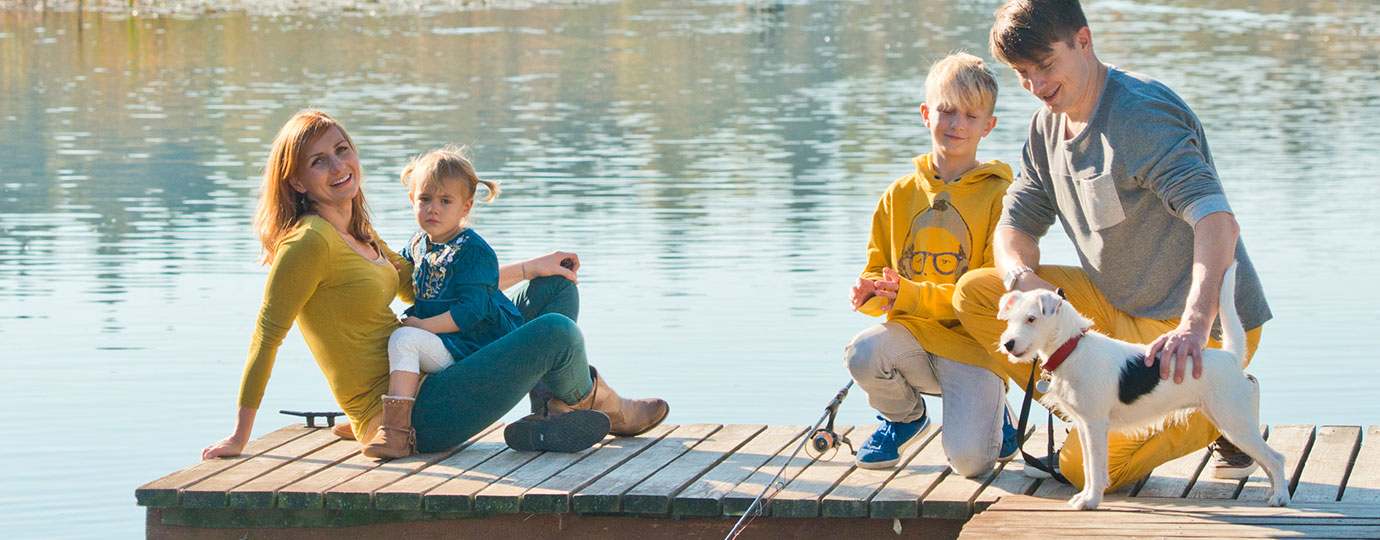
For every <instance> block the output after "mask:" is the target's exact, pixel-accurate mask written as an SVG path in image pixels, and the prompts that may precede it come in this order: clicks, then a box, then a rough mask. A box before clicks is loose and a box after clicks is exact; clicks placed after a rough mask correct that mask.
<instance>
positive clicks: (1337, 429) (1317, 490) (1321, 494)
mask: <svg viewBox="0 0 1380 540" xmlns="http://www.w3.org/2000/svg"><path fill="white" fill-rule="evenodd" d="M1360 445H1361V427H1360V426H1323V427H1321V428H1319V429H1318V435H1317V438H1316V439H1315V440H1314V441H1313V449H1312V450H1311V451H1309V452H1308V461H1307V462H1305V463H1304V465H1303V474H1302V475H1301V476H1300V477H1299V483H1298V486H1297V487H1295V488H1294V500H1295V501H1298V502H1334V501H1336V500H1337V499H1338V497H1339V496H1340V495H1341V493H1342V482H1345V481H1346V472H1347V469H1350V468H1351V460H1352V459H1353V457H1354V456H1355V455H1356V450H1357V449H1358V448H1359V447H1360ZM183 500H184V501H185V500H186V496H185V495H184V496H183Z"/></svg>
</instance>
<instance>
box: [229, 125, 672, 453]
mask: <svg viewBox="0 0 1380 540" xmlns="http://www.w3.org/2000/svg"><path fill="white" fill-rule="evenodd" d="M362 182H363V174H362V172H361V170H360V165H359V156H358V154H357V153H356V147H355V144H354V142H353V141H352V140H351V139H350V136H349V134H348V133H346V131H345V128H344V127H343V126H341V125H340V124H339V123H337V122H336V121H335V120H334V119H332V118H331V117H330V116H328V115H327V114H325V113H323V112H320V111H313V110H307V111H302V112H299V113H297V114H296V115H294V116H293V117H292V118H291V119H290V120H288V122H287V123H286V124H284V125H283V127H282V129H280V130H279V132H278V135H277V137H276V138H275V139H274V141H273V147H272V149H271V150H270V153H269V157H268V164H267V166H266V167H265V168H264V178H263V189H262V193H261V194H260V198H259V207H258V211H257V213H256V215H255V218H254V227H255V230H256V231H257V232H258V235H259V239H260V241H261V242H262V243H263V258H262V260H261V261H262V262H264V263H268V264H270V265H271V266H270V270H269V275H268V283H267V285H266V287H265V290H264V302H263V306H262V307H261V308H260V311H259V317H258V324H257V325H256V327H255V329H254V333H253V337H252V339H251V342H250V348H249V357H248V360H247V361H246V363H245V370H244V375H243V377H242V379H241V383H240V394H239V411H238V415H237V417H236V421H235V429H234V433H233V434H231V435H230V436H229V437H226V438H225V439H223V440H221V441H219V442H217V443H215V444H212V445H210V446H208V447H206V449H205V450H203V451H202V457H203V458H205V459H210V458H215V457H221V456H233V455H237V454H239V453H240V451H242V450H243V449H244V445H245V443H246V442H248V441H249V435H250V431H251V430H252V428H253V425H254V417H255V413H256V412H257V410H258V407H259V404H260V402H261V401H262V400H263V394H264V388H265V387H266V386H267V384H268V378H269V374H270V372H271V371H272V369H273V362H274V359H275V357H276V355H277V350H278V346H279V345H280V344H281V343H282V340H283V336H284V335H286V334H287V331H288V329H289V328H291V327H292V324H293V322H294V321H296V323H297V324H298V328H299V330H300V331H301V334H302V337H303V339H305V340H306V342H307V347H308V349H310V350H311V353H312V356H313V357H315V359H316V363H317V364H318V365H319V366H320V367H321V372H322V373H323V374H324V375H325V376H326V382H327V384H328V385H329V386H330V388H331V392H332V393H333V394H334V396H335V399H336V402H337V403H338V404H339V405H340V407H341V409H342V410H344V411H345V414H346V415H347V416H349V418H350V427H351V429H352V431H353V435H354V438H355V439H357V440H360V441H365V442H367V441H368V440H369V437H371V436H372V435H373V434H374V433H376V432H377V431H378V427H379V426H380V425H382V424H383V423H384V422H386V421H387V420H388V419H386V418H384V417H385V416H386V415H385V414H383V413H385V411H384V407H383V403H382V396H383V395H384V394H386V393H387V389H388V338H389V336H390V335H391V334H392V333H393V331H394V330H396V329H397V328H398V326H399V323H398V319H397V317H396V316H395V315H394V314H393V312H392V310H391V309H390V308H389V304H390V303H392V300H393V298H395V297H397V298H401V299H403V300H404V301H406V302H409V303H410V302H412V297H413V290H412V279H411V274H412V264H411V263H410V262H408V261H407V260H406V259H404V258H402V257H400V256H399V255H398V254H396V253H394V252H393V251H391V250H390V249H388V245H387V244H385V243H384V242H383V241H382V240H380V239H379V238H378V235H377V234H376V233H375V232H374V229H373V227H372V226H371V225H370V223H369V208H368V205H367V204H366V202H365V200H364V192H363V191H362V190H361V189H360V185H361V183H362ZM567 259H569V260H570V262H571V263H573V264H570V268H566V267H563V266H561V262H562V261H565V260H567ZM567 264H569V263H567ZM578 269H579V259H578V257H577V256H576V255H575V254H573V253H564V252H554V253H551V254H548V255H544V256H541V257H537V258H534V259H529V260H526V261H522V262H519V263H512V264H508V265H505V266H502V267H500V268H499V285H500V287H501V288H507V287H510V286H512V285H515V284H517V283H518V282H520V281H526V280H529V279H530V280H531V281H530V282H528V283H527V284H526V285H525V286H524V287H523V288H522V290H520V291H519V292H518V293H517V295H516V298H514V301H515V303H516V304H517V305H518V307H519V310H520V311H521V312H522V314H523V317H524V319H525V321H526V322H525V323H524V324H523V325H522V326H520V327H518V328H517V329H516V330H514V331H512V332H510V333H509V334H507V335H505V336H503V337H502V338H499V339H498V340H497V341H494V342H493V343H490V344H489V345H487V346H485V347H483V348H482V349H480V350H478V351H476V352H475V353H473V354H471V355H470V356H468V357H466V358H465V359H464V360H463V361H461V362H457V363H455V364H454V365H452V366H450V367H449V368H447V369H445V370H444V371H441V372H438V373H434V374H431V375H429V376H428V377H427V378H426V379H425V380H424V381H423V382H422V386H421V388H420V389H419V391H418V393H417V398H416V404H415V405H414V407H413V408H412V410H411V411H410V414H409V416H410V419H402V420H410V422H408V423H410V427H409V428H407V429H409V430H413V429H415V437H416V439H415V442H416V450H417V451H420V452H436V451H440V450H444V449H447V448H450V447H453V446H455V445H457V444H459V443H461V442H464V441H465V440H466V439H468V438H469V437H472V436H474V435H475V434H477V433H479V432H480V431H481V430H482V429H483V428H484V427H486V426H488V425H490V424H492V423H493V422H494V421H496V420H498V419H499V418H500V417H501V416H502V415H503V414H504V413H506V412H507V411H508V410H510V409H512V407H513V406H514V405H516V404H517V403H518V402H519V401H521V399H522V397H523V396H525V395H527V393H528V391H529V390H531V389H532V388H533V387H534V386H537V384H538V383H543V386H545V388H546V389H547V390H548V391H549V393H550V394H551V397H550V401H549V404H548V405H547V406H539V407H534V408H538V409H541V414H534V415H532V416H529V417H527V418H524V419H523V420H522V421H519V422H518V423H516V424H514V425H512V426H510V428H509V429H508V430H507V432H506V433H505V434H507V435H509V436H508V437H506V438H507V439H508V440H509V444H510V445H514V446H515V447H517V446H523V447H524V448H523V449H536V450H561V451H577V450H580V449H582V448H573V447H572V446H571V445H570V442H569V441H572V440H580V441H584V440H588V439H589V433H588V432H589V431H590V430H591V429H600V428H601V427H602V429H605V430H607V429H609V424H608V423H607V422H605V423H603V424H602V426H600V425H598V423H595V422H590V421H589V420H590V419H591V415H564V414H561V413H562V412H567V411H571V410H597V411H600V412H603V413H605V414H606V415H607V416H608V417H609V418H610V419H611V420H612V428H613V429H612V432H613V433H614V434H615V435H635V434H638V433H642V432H644V431H646V430H648V429H651V428H652V427H654V426H656V425H657V424H659V423H660V422H661V421H662V420H663V419H664V418H665V417H666V414H667V412H668V408H667V406H666V402H665V401H662V400H659V399H646V400H627V399H623V398H620V397H618V395H617V393H615V392H613V391H612V389H610V388H608V386H607V384H606V383H604V381H603V380H602V378H601V377H599V376H598V375H597V374H596V373H595V372H594V371H593V370H592V369H591V368H590V367H589V366H588V364H587V363H586V360H585V349H584V341H583V337H582V336H581V334H580V329H579V327H577V326H576V325H575V322H574V320H573V319H574V318H575V315H576V314H577V312H578V292H577V291H576V288H575V284H574V279H575V272H576V270H578ZM393 420H395V422H391V423H398V422H396V420H399V419H393ZM513 428H518V429H513ZM341 434H342V435H349V433H341ZM515 439H516V440H515ZM594 440H596V441H597V440H598V438H595V439H594ZM581 444H583V443H581ZM585 446H588V445H587V444H586V445H585Z"/></svg>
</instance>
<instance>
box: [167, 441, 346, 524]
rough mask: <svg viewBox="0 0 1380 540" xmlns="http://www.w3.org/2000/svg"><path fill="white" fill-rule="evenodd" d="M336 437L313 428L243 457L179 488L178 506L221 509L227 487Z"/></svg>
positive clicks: (232, 486) (323, 444) (223, 506)
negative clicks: (282, 443) (217, 471)
mask: <svg viewBox="0 0 1380 540" xmlns="http://www.w3.org/2000/svg"><path fill="white" fill-rule="evenodd" d="M338 440H340V438H339V437H336V436H335V434H334V433H331V431H330V430H329V429H319V430H315V431H314V432H312V433H308V434H306V435H304V436H302V437H298V438H296V439H293V440H292V441H290V442H288V443H287V444H284V445H282V446H279V447H277V448H273V449H271V450H268V451H265V452H263V453H262V454H259V455H256V456H253V457H251V458H249V459H247V460H244V462H243V463H240V464H239V465H238V466H235V467H231V468H229V469H226V470H224V471H222V472H220V473H219V474H216V475H214V476H211V477H208V478H206V479H205V480H202V481H200V482H197V483H195V484H192V485H190V486H187V487H186V488H183V490H182V506H183V507H185V508H225V506H226V505H227V504H228V503H227V499H228V497H229V491H230V490H231V489H234V488H235V487H236V486H239V485H240V484H243V483H245V482H248V481H250V480H253V479H255V478H258V477H259V476H262V475H264V474H266V473H269V472H271V471H273V470H274V469H277V468H278V467H282V466H283V465H286V464H288V463H290V462H292V461H293V460H295V459H298V458H300V457H302V456H305V455H307V454H310V453H312V452H315V451H316V450H318V449H320V448H322V447H324V446H326V445H328V444H331V443H333V442H335V441H338Z"/></svg>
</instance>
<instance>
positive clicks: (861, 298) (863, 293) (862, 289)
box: [849, 277, 877, 311]
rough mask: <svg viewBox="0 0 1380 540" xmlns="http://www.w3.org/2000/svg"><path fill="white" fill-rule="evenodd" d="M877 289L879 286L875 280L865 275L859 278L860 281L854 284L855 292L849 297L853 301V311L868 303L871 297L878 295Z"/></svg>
mask: <svg viewBox="0 0 1380 540" xmlns="http://www.w3.org/2000/svg"><path fill="white" fill-rule="evenodd" d="M876 291H877V286H876V282H875V281H872V280H870V279H867V278H864V277H860V278H858V282H857V283H854V284H853V291H852V293H853V294H852V295H851V296H850V298H849V300H850V301H851V302H852V303H853V311H857V310H858V308H860V307H862V305H863V304H866V303H867V301H868V300H869V299H871V298H872V297H873V296H876V294H877V293H876Z"/></svg>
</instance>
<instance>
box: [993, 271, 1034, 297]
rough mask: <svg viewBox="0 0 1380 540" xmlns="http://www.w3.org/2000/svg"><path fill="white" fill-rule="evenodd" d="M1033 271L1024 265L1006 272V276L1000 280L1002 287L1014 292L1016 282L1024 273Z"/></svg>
mask: <svg viewBox="0 0 1380 540" xmlns="http://www.w3.org/2000/svg"><path fill="white" fill-rule="evenodd" d="M1034 271H1035V270H1034V269H1032V268H1030V267H1029V266H1024V265H1022V266H1017V267H1015V268H1012V269H1010V270H1007V271H1006V275H1005V276H1002V278H1001V282H1002V285H1005V286H1006V290H1008V291H1011V290H1015V288H1016V282H1017V281H1019V280H1020V279H1021V276H1022V275H1025V273H1026V272H1034Z"/></svg>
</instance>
